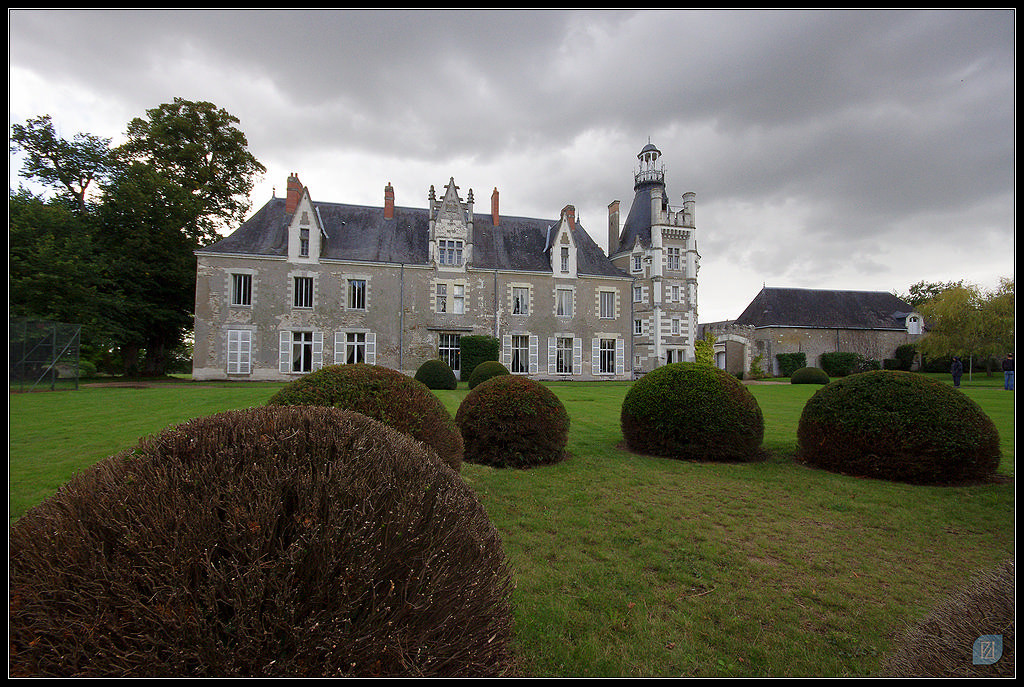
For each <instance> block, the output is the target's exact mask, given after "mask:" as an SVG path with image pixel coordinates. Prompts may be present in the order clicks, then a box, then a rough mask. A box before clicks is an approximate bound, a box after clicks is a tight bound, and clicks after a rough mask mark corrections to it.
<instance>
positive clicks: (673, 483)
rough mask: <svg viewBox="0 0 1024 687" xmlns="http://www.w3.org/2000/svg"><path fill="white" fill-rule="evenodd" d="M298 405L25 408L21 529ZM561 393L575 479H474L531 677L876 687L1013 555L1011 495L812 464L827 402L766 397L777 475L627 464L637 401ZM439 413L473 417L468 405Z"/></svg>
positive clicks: (210, 397) (759, 390)
mask: <svg viewBox="0 0 1024 687" xmlns="http://www.w3.org/2000/svg"><path fill="white" fill-rule="evenodd" d="M939 378H942V377H941V376H940V377H939ZM279 386H280V385H275V384H244V383H243V384H212V383H204V384H197V383H185V384H160V385H154V386H151V387H149V388H92V387H83V388H81V389H80V390H78V391H68V392H52V393H35V394H11V395H10V401H11V405H10V469H9V478H10V502H9V503H10V518H11V521H12V522H13V520H14V519H16V518H17V517H18V516H19V515H20V514H21V513H23V512H24V511H25V510H26V509H27V508H29V507H31V506H32V505H33V504H35V503H38V502H39V501H40V500H42V499H44V498H46V497H47V496H49V495H50V494H52V493H53V491H54V490H55V489H56V488H57V487H58V486H59V485H60V484H61V483H63V482H64V481H66V480H67V478H68V477H69V476H70V475H71V474H73V473H74V472H75V471H76V470H79V469H81V468H82V467H84V466H87V465H89V464H91V463H93V462H95V461H96V460H99V459H101V458H103V457H104V456H106V455H110V454H111V453H114V452H116V451H117V450H120V449H122V448H127V447H129V446H131V445H133V444H134V443H135V442H136V440H137V439H138V438H139V437H140V436H143V435H146V434H150V433H154V432H157V431H159V430H160V429H162V428H164V427H166V426H168V425H171V424H175V423H178V422H181V421H184V420H186V419H188V418H191V417H196V416H200V415H208V414H212V413H215V412H219V411H222V410H228V409H234V408H243V407H248V406H253V405H261V404H263V403H264V402H265V401H266V399H268V398H269V397H270V395H271V394H272V393H273V391H274V390H276V389H277V388H279ZM550 386H551V388H552V389H553V390H554V391H555V392H556V393H557V394H558V395H559V397H560V398H561V399H562V400H563V402H564V403H565V404H566V407H567V408H568V410H569V413H570V415H571V417H572V429H571V432H570V440H569V441H570V444H569V450H570V452H571V454H572V457H571V459H570V460H568V461H565V462H563V463H560V464H558V465H554V466H547V467H543V468H535V469H532V470H524V471H503V470H495V469H490V468H485V467H481V466H476V465H468V464H467V465H464V466H463V469H462V476H463V478H464V479H465V480H466V481H467V482H468V483H469V484H470V485H471V486H472V487H473V488H474V490H475V491H476V493H477V494H478V495H479V498H480V500H481V502H482V503H483V504H484V506H485V507H486V508H487V510H488V512H489V514H490V516H491V518H492V520H493V521H494V523H495V525H496V526H497V527H498V529H499V530H500V532H501V533H502V537H503V540H504V545H505V550H506V552H507V554H508V556H509V558H510V560H511V562H512V564H513V567H514V570H515V575H516V582H517V589H516V592H515V606H516V636H517V640H516V641H517V654H518V656H519V659H520V670H521V672H522V674H524V675H531V676H548V675H550V676H703V677H707V676H728V675H736V676H867V675H872V674H873V673H875V672H876V671H877V669H878V667H879V663H880V661H881V659H882V657H883V656H884V655H885V654H886V653H887V652H888V651H890V650H891V648H892V647H893V642H894V641H895V640H896V638H898V636H899V634H900V633H901V632H902V630H903V629H904V628H905V627H906V625H907V624H908V623H913V622H915V621H916V620H918V619H920V618H921V617H922V616H923V615H924V614H925V613H926V612H927V611H928V610H929V609H930V608H931V607H932V606H933V605H935V604H936V603H937V602H938V601H939V600H940V599H942V598H943V597H945V596H946V595H948V594H949V593H950V592H952V591H953V590H954V589H956V588H957V586H958V585H959V584H961V583H962V582H963V581H965V580H966V579H967V578H968V577H970V576H971V574H972V573H973V572H975V571H977V570H980V569H984V568H990V567H994V566H995V565H996V564H997V563H998V562H999V561H1001V560H1003V559H1005V558H1007V557H1012V556H1013V555H1014V551H1015V549H1014V486H1013V482H1012V479H1004V480H1002V481H1001V482H995V483H991V484H984V485H977V486H967V487H917V486H909V485H902V484H895V483H888V482H880V481H874V480H866V479H858V478H850V477H843V476H839V475H833V474H830V473H825V472H821V471H818V470H814V469H810V468H807V467H804V466H802V465H800V464H798V463H795V462H794V461H793V459H792V454H793V452H794V450H795V443H796V427H797V423H798V421H799V417H800V412H801V410H802V408H803V404H804V403H805V402H806V400H807V399H808V398H809V397H810V395H811V394H812V393H813V392H814V391H815V390H816V389H817V388H818V387H814V386H810V385H789V384H765V385H753V386H751V387H750V389H751V391H752V392H753V393H754V395H755V396H756V397H757V399H758V402H759V403H760V405H761V407H762V410H763V411H764V414H765V447H766V448H768V449H769V450H770V451H771V452H772V454H773V457H772V458H771V459H769V460H767V461H765V462H761V463H753V464H736V465H733V464H726V465H719V464H700V463H689V462H683V461H676V460H671V459H663V458H652V457H645V456H638V455H633V454H630V453H629V452H627V451H625V450H623V449H622V448H621V446H620V443H621V441H622V435H621V432H620V431H619V426H618V416H619V409H620V407H621V402H622V398H623V396H624V395H625V393H626V390H627V389H628V384H625V383H590V384H586V383H578V384H572V383H564V384H563V383H553V384H551V385H550ZM1001 386H1002V380H1001V377H1000V378H995V377H992V378H987V377H985V376H984V375H975V376H974V379H973V380H971V381H968V382H966V383H965V384H964V386H963V391H964V393H966V394H968V395H969V396H971V397H972V398H974V399H975V400H976V401H977V402H978V403H979V404H980V405H981V406H982V408H983V409H984V410H985V411H986V412H987V413H988V414H989V416H990V417H992V419H993V420H994V421H995V422H996V424H997V426H998V427H999V431H1000V435H1001V437H1002V445H1003V462H1002V464H1001V466H1000V469H999V472H1000V474H1001V475H1002V476H1004V477H1007V478H1012V476H1013V474H1014V419H1013V418H1014V415H1013V410H1014V406H1013V394H1012V393H1007V392H1003V391H1002V389H1001ZM437 393H438V395H439V396H440V397H441V399H442V400H443V401H444V402H445V404H446V406H447V407H448V408H449V410H450V411H451V412H452V413H454V412H455V410H456V409H457V408H458V404H459V402H460V401H461V399H462V398H463V397H464V396H465V394H466V393H467V392H466V390H465V389H464V388H460V389H459V390H456V391H443V392H437Z"/></svg>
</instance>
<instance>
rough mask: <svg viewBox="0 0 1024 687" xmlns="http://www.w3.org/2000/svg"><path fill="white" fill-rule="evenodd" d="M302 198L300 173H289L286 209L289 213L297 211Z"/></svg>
mask: <svg viewBox="0 0 1024 687" xmlns="http://www.w3.org/2000/svg"><path fill="white" fill-rule="evenodd" d="M301 199H302V182H301V181H299V175H298V174H296V173H295V172H292V173H291V174H289V175H288V194H287V195H286V196H285V203H284V211H285V212H286V213H287V214H289V215H290V214H292V213H293V212H295V208H297V207H299V200H301Z"/></svg>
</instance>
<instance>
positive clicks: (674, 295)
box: [672, 284, 679, 303]
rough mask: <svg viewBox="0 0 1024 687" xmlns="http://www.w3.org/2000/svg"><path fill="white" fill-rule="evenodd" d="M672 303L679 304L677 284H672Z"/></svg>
mask: <svg viewBox="0 0 1024 687" xmlns="http://www.w3.org/2000/svg"><path fill="white" fill-rule="evenodd" d="M672 302H673V303H678V302H679V284H673V285H672Z"/></svg>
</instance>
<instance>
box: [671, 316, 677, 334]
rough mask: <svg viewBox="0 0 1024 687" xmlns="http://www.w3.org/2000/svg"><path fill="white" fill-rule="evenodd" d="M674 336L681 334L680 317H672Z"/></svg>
mask: <svg viewBox="0 0 1024 687" xmlns="http://www.w3.org/2000/svg"><path fill="white" fill-rule="evenodd" d="M672 336H679V318H678V317H673V318H672Z"/></svg>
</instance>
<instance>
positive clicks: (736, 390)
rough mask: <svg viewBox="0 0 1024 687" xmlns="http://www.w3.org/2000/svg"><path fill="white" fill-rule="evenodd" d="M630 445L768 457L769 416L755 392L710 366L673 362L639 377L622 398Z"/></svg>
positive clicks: (701, 455)
mask: <svg viewBox="0 0 1024 687" xmlns="http://www.w3.org/2000/svg"><path fill="white" fill-rule="evenodd" d="M621 425H622V434H623V436H624V437H625V439H626V445H627V446H628V447H629V449H630V450H632V451H636V452H638V453H645V454H648V455H655V456H664V457H670V458H681V459H684V460H702V461H714V460H726V461H749V460H759V459H761V458H763V454H762V452H761V442H762V441H763V439H764V418H763V416H762V414H761V407H760V406H759V405H758V403H757V400H756V399H755V398H754V396H753V395H752V394H751V393H750V391H749V390H748V389H747V388H746V387H745V386H743V384H742V383H741V382H740V381H739V380H738V379H736V377H734V376H733V375H731V374H729V373H727V372H725V371H724V370H720V369H718V368H717V367H712V366H710V365H699V364H696V363H671V364H669V365H663V366H662V367H658V368H655V369H654V370H652V371H650V372H648V373H647V374H645V375H644V376H643V377H642V378H640V379H639V380H637V382H636V383H635V384H633V386H632V387H630V389H629V391H628V392H626V397H625V399H624V400H623V402H622V413H621Z"/></svg>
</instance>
